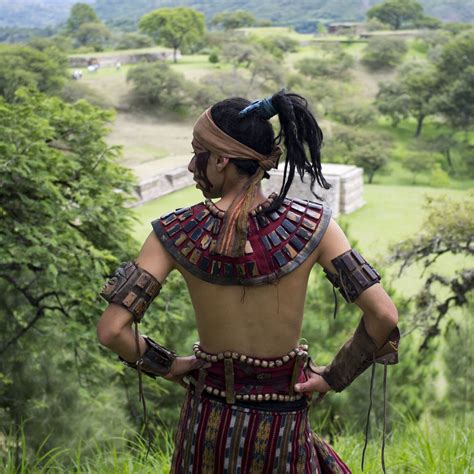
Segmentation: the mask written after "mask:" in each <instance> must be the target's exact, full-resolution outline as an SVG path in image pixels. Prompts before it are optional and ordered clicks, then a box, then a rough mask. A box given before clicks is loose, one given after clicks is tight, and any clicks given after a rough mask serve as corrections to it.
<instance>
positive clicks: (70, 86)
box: [61, 81, 113, 109]
mask: <svg viewBox="0 0 474 474" xmlns="http://www.w3.org/2000/svg"><path fill="white" fill-rule="evenodd" d="M61 98H62V99H63V100H64V101H66V102H69V103H70V104H73V103H75V102H77V101H78V100H81V99H84V100H87V102H89V103H90V104H92V105H95V106H97V107H101V108H103V109H110V108H112V107H113V105H112V103H111V102H110V101H109V100H108V99H107V98H106V97H104V96H102V95H100V94H99V93H98V92H96V91H95V90H94V89H92V87H90V86H88V85H87V84H83V83H81V82H79V81H70V82H68V83H67V84H66V85H65V86H64V88H63V90H62V92H61Z"/></svg>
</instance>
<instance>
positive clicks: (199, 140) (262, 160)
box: [193, 108, 283, 171]
mask: <svg viewBox="0 0 474 474" xmlns="http://www.w3.org/2000/svg"><path fill="white" fill-rule="evenodd" d="M193 136H194V139H193V146H194V148H195V150H196V151H197V152H201V151H210V152H213V153H216V154H218V155H219V156H222V157H225V158H234V159H239V160H254V161H258V164H259V165H260V167H261V168H263V169H264V170H265V171H270V170H271V169H272V168H276V167H277V165H278V160H279V159H280V156H281V154H282V152H283V150H282V148H281V147H280V146H279V145H277V146H276V147H274V148H273V150H272V152H271V153H270V154H269V155H262V154H261V153H258V152H257V151H255V150H253V149H252V148H250V147H248V146H246V145H244V144H243V143H240V142H239V141H238V140H236V139H235V138H232V137H231V136H230V135H227V133H225V132H224V131H222V130H221V129H220V128H219V127H218V126H217V125H216V124H215V123H214V121H213V120H212V117H211V109H210V108H209V109H207V110H206V111H205V112H203V113H202V114H201V116H200V117H199V118H198V119H197V121H196V123H195V125H194V130H193Z"/></svg>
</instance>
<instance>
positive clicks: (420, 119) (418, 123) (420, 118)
mask: <svg viewBox="0 0 474 474" xmlns="http://www.w3.org/2000/svg"><path fill="white" fill-rule="evenodd" d="M423 120H425V116H424V115H419V116H418V119H417V121H416V132H415V137H416V138H418V137H419V136H420V133H421V128H422V127H423Z"/></svg>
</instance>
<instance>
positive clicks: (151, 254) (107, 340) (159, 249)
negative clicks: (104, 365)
mask: <svg viewBox="0 0 474 474" xmlns="http://www.w3.org/2000/svg"><path fill="white" fill-rule="evenodd" d="M136 263H137V265H138V266H139V267H141V268H143V269H144V270H146V271H148V272H149V273H151V274H152V275H153V276H154V277H155V278H156V279H157V280H158V281H159V282H160V283H163V282H164V281H165V279H166V277H167V276H168V274H169V273H170V272H171V270H173V268H174V261H173V259H172V258H171V256H170V255H169V254H168V252H167V251H166V250H165V249H164V247H163V246H162V245H161V243H160V241H159V240H158V238H157V237H156V235H155V233H154V232H151V233H150V235H149V236H148V238H147V239H146V240H145V243H144V244H143V247H142V249H141V250H140V253H139V255H138V257H137V259H136ZM132 323H133V317H132V314H131V313H130V312H129V311H127V310H126V309H125V308H123V307H121V306H119V305H117V304H114V303H111V304H109V306H108V307H107V308H106V310H105V311H104V312H103V314H102V316H101V318H100V320H99V322H98V324H97V337H98V339H99V341H100V343H101V344H103V345H104V346H106V347H108V348H109V349H111V350H113V351H114V352H116V353H117V354H118V355H119V356H120V357H122V358H123V359H125V360H127V361H129V362H134V361H136V360H138V359H139V355H138V354H137V349H136V344H135V334H134V331H133V329H132ZM139 345H140V356H141V355H142V354H143V353H144V352H145V350H146V347H147V345H146V343H145V340H144V339H143V338H142V337H140V340H139Z"/></svg>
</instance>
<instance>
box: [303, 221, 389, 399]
mask: <svg viewBox="0 0 474 474" xmlns="http://www.w3.org/2000/svg"><path fill="white" fill-rule="evenodd" d="M350 249H351V245H350V243H349V241H348V240H347V237H346V236H345V234H344V232H343V231H342V229H341V228H340V227H339V226H338V225H337V223H336V222H335V221H334V220H332V219H331V222H330V223H329V225H328V228H327V230H326V232H325V234H324V237H323V238H322V240H321V242H320V244H319V246H318V249H317V254H316V261H317V263H319V264H320V265H321V266H322V267H323V268H324V269H325V270H326V271H329V272H330V273H332V274H333V275H337V274H338V272H337V270H336V268H335V267H334V265H333V262H332V261H333V260H334V259H335V258H336V257H338V256H340V255H341V254H344V253H345V252H347V251H348V250H350ZM354 303H355V304H356V305H357V306H359V308H361V310H362V311H363V319H362V322H361V323H360V326H361V325H362V328H365V330H366V331H367V334H368V336H369V338H370V339H371V340H372V341H373V343H374V345H375V346H377V347H381V346H382V345H384V343H385V342H386V341H387V338H388V337H389V335H390V333H391V332H392V330H393V329H394V328H396V326H397V322H398V313H397V309H396V307H395V305H394V304H393V302H392V300H391V299H390V297H389V296H388V295H387V293H386V292H385V290H384V289H383V288H382V285H380V283H375V284H373V285H372V286H370V287H369V288H367V289H365V290H364V291H362V293H360V295H359V296H358V297H357V298H356V299H355V300H354ZM360 326H359V328H358V330H360ZM315 369H316V372H320V373H323V371H324V367H321V368H315ZM316 372H314V371H313V370H310V371H308V374H309V379H308V381H307V382H305V383H303V384H298V385H297V386H296V387H295V388H296V390H297V391H299V392H312V391H317V392H320V393H322V394H324V393H326V392H328V391H329V390H331V386H330V385H329V384H328V383H327V381H326V380H325V379H324V378H323V377H321V376H320V375H318V374H317V373H316ZM326 378H328V379H329V378H330V377H326Z"/></svg>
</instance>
